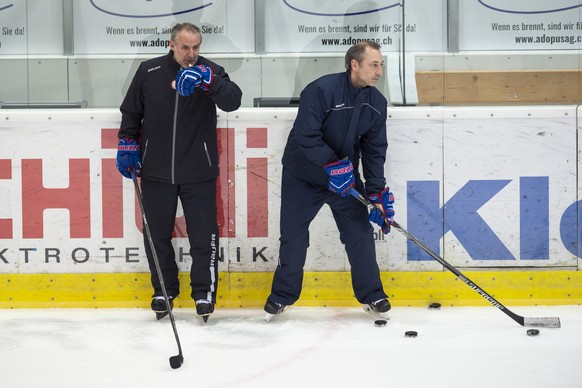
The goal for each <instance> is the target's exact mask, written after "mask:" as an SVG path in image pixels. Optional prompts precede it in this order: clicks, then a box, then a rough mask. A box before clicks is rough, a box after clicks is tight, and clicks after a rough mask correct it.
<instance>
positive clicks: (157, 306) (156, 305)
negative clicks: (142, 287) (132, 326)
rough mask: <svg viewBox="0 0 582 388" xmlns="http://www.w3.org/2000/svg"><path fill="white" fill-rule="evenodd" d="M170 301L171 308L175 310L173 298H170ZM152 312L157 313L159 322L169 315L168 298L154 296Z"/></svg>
mask: <svg viewBox="0 0 582 388" xmlns="http://www.w3.org/2000/svg"><path fill="white" fill-rule="evenodd" d="M168 299H169V300H170V308H171V309H173V308H174V301H173V298H172V297H171V296H169V297H168ZM152 310H153V311H154V312H155V313H156V319H157V320H158V321H159V320H160V319H162V318H163V317H165V316H166V315H168V306H167V304H166V298H164V297H163V296H154V298H153V299H152Z"/></svg>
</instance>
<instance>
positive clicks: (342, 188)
mask: <svg viewBox="0 0 582 388" xmlns="http://www.w3.org/2000/svg"><path fill="white" fill-rule="evenodd" d="M323 168H324V170H325V172H326V173H327V175H329V181H328V183H327V188H328V189H329V191H333V192H334V193H336V194H338V195H341V196H342V198H345V197H347V196H348V195H349V193H348V191H349V189H351V188H352V187H354V185H355V178H354V166H353V165H352V162H350V160H349V159H342V160H338V161H337V162H332V163H328V164H326V165H325V166H323Z"/></svg>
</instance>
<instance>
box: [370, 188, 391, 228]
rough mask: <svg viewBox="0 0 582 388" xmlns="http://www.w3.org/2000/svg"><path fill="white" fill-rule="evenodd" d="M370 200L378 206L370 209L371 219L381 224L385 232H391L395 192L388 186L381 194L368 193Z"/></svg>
mask: <svg viewBox="0 0 582 388" xmlns="http://www.w3.org/2000/svg"><path fill="white" fill-rule="evenodd" d="M368 200H369V201H370V202H371V203H373V204H374V205H375V206H376V207H375V208H374V209H372V210H370V215H369V219H370V221H371V222H373V223H375V224H377V225H378V226H380V227H381V228H382V232H383V233H384V234H388V233H390V225H392V223H393V222H394V194H392V193H391V192H390V189H389V188H388V187H387V188H385V189H384V190H382V192H381V193H380V194H368Z"/></svg>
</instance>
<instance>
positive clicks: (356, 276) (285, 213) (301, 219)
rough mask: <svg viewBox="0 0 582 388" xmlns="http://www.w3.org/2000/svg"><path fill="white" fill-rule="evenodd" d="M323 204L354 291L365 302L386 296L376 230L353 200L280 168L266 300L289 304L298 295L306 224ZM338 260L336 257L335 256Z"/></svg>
mask: <svg viewBox="0 0 582 388" xmlns="http://www.w3.org/2000/svg"><path fill="white" fill-rule="evenodd" d="M324 204H327V205H329V207H330V208H331V211H332V214H333V217H334V219H335V222H336V225H337V227H338V230H339V232H340V240H341V242H342V243H343V244H344V245H345V249H346V253H347V256H348V261H349V263H350V266H351V275H352V287H353V289H354V294H355V296H356V299H357V300H358V301H359V302H360V303H363V304H367V303H371V302H374V301H376V300H378V299H383V298H386V294H385V293H384V290H383V287H382V281H381V280H380V270H379V268H378V263H377V262H376V247H375V244H374V230H373V228H372V225H371V224H370V222H369V220H368V212H367V209H366V207H365V206H363V205H362V204H361V203H360V202H358V200H357V199H355V198H353V197H351V196H348V197H347V198H342V197H341V196H339V195H337V194H335V193H332V192H331V191H329V190H328V189H327V188H326V187H323V186H319V185H314V184H311V183H308V182H306V181H303V180H301V179H298V178H297V177H295V176H293V175H292V174H290V173H289V172H288V171H287V170H286V169H285V168H283V177H282V185H281V220H280V227H281V238H280V248H279V264H278V265H277V269H276V270H275V275H274V277H273V284H272V287H271V295H270V296H269V298H268V300H270V301H273V302H277V303H281V304H283V305H291V304H293V303H295V302H296V301H297V300H298V299H299V296H300V294H301V288H302V285H303V267H304V265H305V259H306V255H307V248H308V247H309V225H310V224H311V221H313V219H314V218H315V216H316V215H317V213H318V212H319V210H320V209H321V208H322V207H323V205H324ZM338 259H339V258H338Z"/></svg>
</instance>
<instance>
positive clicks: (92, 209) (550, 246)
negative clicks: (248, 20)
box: [0, 106, 582, 307]
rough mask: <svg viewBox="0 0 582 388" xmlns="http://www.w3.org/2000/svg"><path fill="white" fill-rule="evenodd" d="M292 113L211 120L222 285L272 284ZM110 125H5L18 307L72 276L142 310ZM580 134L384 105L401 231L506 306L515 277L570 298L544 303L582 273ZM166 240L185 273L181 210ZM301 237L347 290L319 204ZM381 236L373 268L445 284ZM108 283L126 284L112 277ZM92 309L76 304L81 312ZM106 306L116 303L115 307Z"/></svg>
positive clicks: (518, 111)
mask: <svg viewBox="0 0 582 388" xmlns="http://www.w3.org/2000/svg"><path fill="white" fill-rule="evenodd" d="M295 115H296V109H293V108H288V109H268V108H267V109H241V110H239V111H237V112H234V113H231V114H226V113H223V112H220V113H219V116H218V128H217V130H218V134H219V151H220V169H221V176H220V184H219V188H218V202H219V214H218V218H219V223H220V247H219V249H220V252H219V253H220V261H219V270H220V273H221V274H222V275H221V276H222V278H223V279H222V281H223V284H227V285H229V287H232V283H233V279H234V278H236V277H238V276H239V274H244V275H245V276H242V277H241V279H243V280H244V281H243V280H241V281H242V282H243V283H245V284H246V283H247V282H248V281H250V282H251V284H254V283H253V281H254V280H253V279H255V278H256V277H259V278H261V279H263V277H264V278H265V279H267V278H269V277H270V276H272V272H273V270H274V269H275V267H276V264H277V257H278V245H279V241H278V238H279V206H280V178H281V162H280V160H281V155H282V152H283V149H284V146H285V142H286V138H287V135H288V133H289V130H290V129H291V127H292V125H293V121H294V118H295ZM119 122H120V115H119V112H118V111H116V110H59V111H49V110H46V111H45V110H34V111H21V110H17V111H15V110H4V111H2V112H1V113H0V150H1V153H0V196H1V198H2V201H1V202H0V273H1V274H3V275H0V276H3V277H4V278H5V279H8V277H9V278H10V281H9V282H8V281H2V282H1V283H0V284H7V283H8V284H9V285H11V286H12V287H15V285H18V287H17V288H18V289H19V290H20V291H19V295H20V294H23V295H27V293H26V292H25V291H23V290H26V289H29V287H28V285H30V286H32V289H35V286H33V285H34V284H36V285H37V286H36V287H40V288H41V289H42V288H43V287H44V288H50V287H51V282H50V279H52V281H53V282H54V281H56V279H59V282H58V284H65V285H66V287H64V288H62V289H61V291H58V290H59V287H56V286H55V285H54V284H53V285H52V286H53V287H56V288H54V290H55V291H58V292H57V294H58V295H61V294H60V293H62V295H67V292H68V291H67V290H68V289H78V288H76V286H77V285H76V281H77V280H80V279H95V280H91V282H90V283H89V285H87V284H85V282H83V284H79V285H78V286H79V287H81V288H83V287H89V286H90V285H91V283H93V281H97V279H99V281H100V282H104V283H105V284H109V286H110V287H111V290H112V291H111V293H112V295H113V296H114V295H116V293H122V294H124V295H125V292H127V293H129V294H131V292H132V291H134V290H138V291H139V290H142V287H143V292H144V294H138V295H137V296H131V297H129V296H128V298H129V299H128V302H127V303H134V300H138V301H142V300H147V299H148V298H149V291H148V282H149V274H148V266H147V261H146V259H145V254H144V250H143V236H142V233H141V214H140V212H139V206H137V204H136V199H135V195H134V188H133V184H132V182H131V181H130V180H127V179H123V178H122V177H121V176H120V174H119V173H118V172H117V170H116V169H115V155H116V145H117V139H116V134H117V131H118V128H119ZM578 132H579V128H578V119H577V107H576V106H546V107H480V108H459V107H454V108H452V107H451V108H443V107H418V108H390V111H389V119H388V140H389V149H388V155H387V162H386V177H387V181H388V184H389V185H390V188H391V190H392V191H393V192H394V194H395V196H396V203H395V209H396V219H397V220H398V221H399V223H400V224H401V225H403V226H404V227H405V228H407V230H409V231H410V232H411V233H412V234H414V235H415V236H416V237H418V238H419V239H420V240H421V241H423V242H425V243H426V244H427V245H428V246H429V247H430V248H431V249H432V250H434V251H435V252H436V253H437V254H439V255H441V256H443V257H444V258H445V259H446V260H447V261H448V262H450V263H451V264H452V265H454V266H456V267H458V268H460V269H463V270H464V271H472V270H475V274H476V275H477V276H485V277H487V276H490V274H493V275H491V276H495V278H496V279H507V282H506V283H507V287H506V288H507V290H508V291H510V294H511V292H513V291H511V290H515V293H516V294H515V295H516V297H515V299H519V300H522V299H523V300H525V301H527V300H530V297H527V295H529V294H528V293H527V291H525V290H528V289H529V288H530V287H529V286H530V284H528V282H521V280H520V279H521V274H522V273H525V274H529V273H530V272H531V271H533V273H534V274H542V273H544V271H545V270H551V271H549V272H548V273H547V275H543V276H544V277H545V276H547V279H548V281H547V282H546V283H544V284H548V285H550V286H549V287H548V288H547V289H545V288H544V287H542V286H541V285H540V286H539V287H536V292H544V293H545V294H544V295H538V296H537V297H536V299H537V298H541V299H543V300H546V299H557V300H568V299H569V298H570V297H567V296H564V295H561V296H557V295H554V294H553V291H552V290H553V289H554V287H558V286H557V285H556V284H557V283H556V282H552V281H550V280H551V279H552V276H553V275H554V274H555V275H556V276H557V277H558V278H559V279H560V280H563V279H562V278H561V275H559V274H566V275H565V276H567V277H568V276H569V277H570V278H571V279H577V271H578V269H579V266H580V256H581V254H580V252H581V248H580V241H581V240H582V238H581V236H582V233H581V227H580V224H581V221H580V219H581V218H582V217H578V213H579V211H580V208H581V206H580V201H579V198H580V195H581V194H582V189H580V188H578V187H577V182H579V181H580V177H579V176H578V174H579V172H580V171H582V169H581V168H580V167H581V162H580V150H581V149H582V147H580V144H579V142H580V141H581V140H580V136H578ZM175 235H176V238H175V239H174V244H175V251H176V256H177V260H178V263H179V266H180V270H181V272H183V276H186V275H184V274H186V273H187V272H188V271H189V270H190V258H189V254H188V242H187V237H186V234H185V223H184V219H183V217H182V216H181V209H179V210H178V218H177V220H176V228H175ZM310 235H311V241H310V248H309V251H308V257H307V263H306V266H305V270H306V271H307V272H308V273H309V274H317V276H318V279H320V280H321V279H323V278H329V279H334V278H336V277H339V278H340V280H341V279H344V278H347V279H348V280H349V268H350V266H349V263H348V260H347V257H346V255H345V252H344V250H343V247H342V245H341V244H340V243H339V233H338V231H337V228H336V227H335V224H334V222H333V218H332V217H331V212H330V211H329V209H328V208H327V207H324V208H323V209H322V210H321V212H320V214H319V215H318V217H316V219H315V220H314V222H313V223H312V225H311V227H310ZM375 238H376V248H377V256H378V257H377V260H378V264H379V266H380V270H381V271H382V272H383V273H384V276H385V277H386V276H389V277H388V278H387V279H391V278H392V275H393V274H397V275H398V276H408V277H411V278H415V277H417V276H418V277H420V279H425V277H426V276H427V274H439V275H438V276H450V274H448V275H444V273H442V271H443V268H442V266H441V265H440V264H438V263H436V262H435V261H434V260H432V259H431V258H430V257H428V255H426V254H425V253H424V252H422V251H421V250H419V249H418V247H416V246H415V245H414V244H412V243H410V242H408V241H407V240H406V239H405V238H404V237H403V236H402V235H401V234H399V233H397V232H392V233H391V234H389V235H387V236H384V235H382V234H379V233H377V232H376V233H375ZM481 271H483V275H482V274H481ZM564 271H565V272H564ZM134 274H136V275H135V276H136V277H135V279H136V280H133V281H132V280H131V279H134V278H133V277H132V276H134ZM387 274H390V275H387ZM19 275H22V276H23V278H22V279H23V280H19V277H18V276H19ZM538 276H539V275H538ZM117 277H120V278H121V279H123V282H121V281H114V280H111V279H116V278H117ZM62 279H65V280H62ZM66 279H69V280H66ZM127 279H129V280H127ZM144 279H145V280H144ZM246 279H250V280H248V281H247V280H246ZM309 279H311V277H310V276H307V277H306V281H308V280H309ZM516 279H517V280H516ZM61 281H63V282H64V283H61ZM498 281H499V280H498ZM29 282H32V283H31V284H29ZM47 282H48V283H47ZM237 282H238V280H237ZM314 282H315V281H314ZM338 282H339V283H335V282H334V281H330V284H332V286H326V287H327V288H325V289H324V290H329V292H327V291H326V292H323V291H321V292H319V293H318V291H317V290H318V288H317V287H318V285H320V284H322V283H314V286H313V287H314V290H315V291H313V295H315V294H317V295H319V296H318V298H320V299H317V298H315V297H313V298H312V299H313V301H314V303H319V302H318V301H319V300H330V301H338V300H339V301H344V300H345V301H346V302H345V303H352V302H347V301H348V299H353V298H352V297H351V295H350V298H347V299H345V298H344V297H341V295H343V293H344V292H348V293H351V291H350V290H351V288H350V287H349V286H348V287H346V284H344V283H345V281H343V280H342V281H341V282H340V281H339V280H338ZM121 283H123V284H124V286H121V285H120V284H121ZM142 283H143V284H142ZM348 283H349V282H348ZM185 284H187V282H185ZM259 284H260V287H257V289H256V291H254V288H253V287H250V291H249V293H250V294H249V295H247V294H243V295H239V294H232V293H231V292H230V290H232V289H233V288H227V290H228V291H229V292H228V293H224V294H222V295H223V298H224V303H236V302H237V300H243V301H244V302H241V303H249V302H247V300H248V301H255V302H250V303H257V302H256V301H257V300H261V299H262V297H263V296H264V294H266V293H267V292H268V290H269V288H270V281H268V280H262V281H261V282H259ZM420 284H421V285H420V286H419V288H421V290H420V292H422V293H423V295H422V298H420V299H423V298H425V297H426V296H427V295H428V296H430V295H431V294H430V292H429V291H428V290H429V289H430V283H425V282H424V281H420ZM445 284H447V285H448V284H449V283H445ZM451 284H453V283H451ZM565 284H566V285H567V284H569V282H565ZM340 285H341V287H340ZM393 286H394V287H393V288H394V291H392V292H395V294H394V295H395V298H396V300H417V299H418V298H416V297H415V296H414V295H403V296H402V299H400V298H399V296H398V290H399V288H400V287H401V286H400V283H395V284H394V285H393ZM124 287H128V289H127V290H126V291H124V290H125V289H124ZM423 288H425V289H424V290H423ZM445 288H446V287H445ZM235 289H236V288H235ZM307 289H308V287H307V285H306V290H307ZM405 289H406V288H405ZM346 290H347V291H346ZM544 290H545V291H544ZM468 291H469V293H471V292H472V291H471V290H470V289H469V290H468ZM135 292H137V291H135ZM254 293H259V294H260V293H262V294H261V295H260V297H256V296H254ZM81 294H82V295H86V294H84V293H81ZM35 295H36V294H35ZM87 295H88V294H87ZM99 295H102V296H103V293H99ZM144 295H145V297H144ZM184 295H188V291H183V296H184ZM459 295H465V294H464V293H462V292H461V293H460V294H459ZM524 295H525V296H526V297H524ZM102 296H95V297H96V298H101V297H102ZM247 296H248V297H247ZM14 297H15V296H14V295H13V296H11V297H10V298H14ZM103 297H104V298H105V299H104V300H103V301H100V302H99V303H105V304H106V303H108V302H107V301H108V299H107V298H108V297H107V293H105V296H103ZM477 297H478V295H477ZM508 297H509V298H510V299H513V297H512V295H508ZM1 298H2V300H1V301H0V303H9V304H11V303H13V302H11V300H9V299H8V298H9V297H5V295H4V292H2V295H1ZM35 298H39V299H38V300H42V298H40V296H35V297H34V298H32V299H30V298H29V299H27V300H28V302H25V303H24V305H30V304H34V303H36V302H35V300H37V299H35ZM87 298H89V296H87ZM136 298H137V299H136ZM144 298H145V299H144ZM524 298H525V299H524ZM56 299H57V302H55V303H58V299H59V297H57V298H56ZM65 299H67V298H65ZM69 299H70V298H68V299H67V300H69ZM185 299H187V298H185ZM448 299H449V298H448V297H447V300H448ZM461 299H464V298H461ZM73 300H74V298H73ZM93 300H94V299H93V296H91V297H90V298H89V299H83V300H80V301H77V302H75V303H80V304H84V303H86V304H88V305H90V304H91V303H92V301H93ZM308 300H311V299H308ZM423 300H424V299H423ZM451 300H453V301H454V300H455V298H452V299H451ZM51 302H54V301H52V300H47V301H46V303H51ZM39 303H40V302H39ZM43 303H44V302H43ZM112 303H114V304H117V303H121V302H120V301H119V300H118V299H115V298H114V302H112ZM142 303H143V302H142ZM302 303H309V302H308V301H302ZM341 303H343V302H341ZM341 303H340V304H341ZM324 304H325V303H324ZM23 307H25V306H23Z"/></svg>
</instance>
